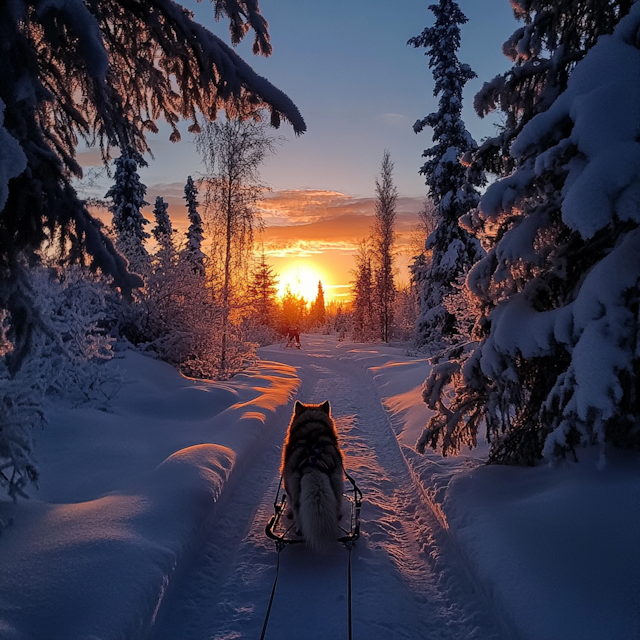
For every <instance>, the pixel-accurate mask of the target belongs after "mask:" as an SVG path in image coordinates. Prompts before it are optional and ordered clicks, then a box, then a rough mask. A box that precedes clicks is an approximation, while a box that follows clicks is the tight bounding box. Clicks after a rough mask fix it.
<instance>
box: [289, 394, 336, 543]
mask: <svg viewBox="0 0 640 640" xmlns="http://www.w3.org/2000/svg"><path fill="white" fill-rule="evenodd" d="M280 472H281V473H282V477H283V478H284V490H285V492H286V494H287V496H288V498H289V503H290V505H291V508H292V510H293V517H294V518H295V520H296V526H297V528H298V531H299V533H301V534H302V536H303V537H304V539H305V542H306V543H307V544H308V545H309V546H310V547H311V548H312V549H315V550H319V551H322V550H326V549H328V548H329V547H330V546H331V545H332V544H333V543H334V542H335V541H336V540H337V538H338V535H339V529H338V520H340V518H341V506H342V493H343V491H344V470H343V457H342V452H341V451H340V446H339V444H338V432H337V431H336V427H335V425H334V423H333V420H332V419H331V406H330V405H329V401H328V400H327V401H326V402H323V403H322V404H302V403H301V402H298V401H297V400H296V404H295V407H294V409H293V417H292V418H291V423H290V424H289V429H288V431H287V437H286V439H285V441H284V448H283V450H282V465H281V467H280Z"/></svg>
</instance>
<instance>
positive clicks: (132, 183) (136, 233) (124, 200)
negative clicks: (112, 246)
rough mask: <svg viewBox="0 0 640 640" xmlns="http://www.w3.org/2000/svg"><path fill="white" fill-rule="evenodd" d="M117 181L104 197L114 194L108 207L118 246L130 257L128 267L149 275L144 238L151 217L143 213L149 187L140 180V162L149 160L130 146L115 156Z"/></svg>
mask: <svg viewBox="0 0 640 640" xmlns="http://www.w3.org/2000/svg"><path fill="white" fill-rule="evenodd" d="M115 164H116V172H115V182H114V184H113V186H112V187H111V188H110V189H109V191H107V193H106V195H105V198H111V206H110V207H109V210H110V211H111V214H112V216H113V229H114V231H115V234H116V247H117V248H118V250H119V251H120V252H121V253H122V255H124V256H125V257H126V258H127V260H128V261H129V268H130V269H131V270H132V271H133V272H134V273H138V274H140V275H143V276H145V275H147V274H148V271H149V265H150V258H149V254H148V253H147V249H146V248H145V246H144V241H145V240H146V239H147V238H149V237H150V236H149V234H148V233H147V232H146V231H145V230H144V226H145V225H146V224H149V221H148V220H147V219H146V218H145V217H144V216H143V215H142V211H141V209H142V207H144V206H146V205H148V204H149V203H148V202H145V199H144V197H145V195H146V192H147V187H146V186H145V185H144V184H142V183H141V182H140V176H139V175H138V166H139V165H142V166H146V162H145V161H144V159H143V158H142V156H140V154H139V153H138V152H137V151H135V150H134V149H132V148H130V147H128V148H126V149H124V150H123V152H122V155H121V156H120V157H119V158H117V159H116V161H115Z"/></svg>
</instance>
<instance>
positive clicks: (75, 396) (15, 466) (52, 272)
mask: <svg viewBox="0 0 640 640" xmlns="http://www.w3.org/2000/svg"><path fill="white" fill-rule="evenodd" d="M22 284H23V292H22V294H23V295H28V296H29V297H30V302H29V306H30V308H31V309H33V310H34V314H35V319H34V322H33V326H34V327H35V328H34V330H33V335H32V336H31V340H32V346H31V348H30V350H29V352H28V353H27V355H26V356H24V357H23V358H22V365H21V366H20V367H19V368H18V369H17V371H12V370H11V368H10V367H9V366H8V365H9V360H10V358H11V355H12V351H13V349H14V345H12V344H11V342H10V341H9V340H8V339H7V332H6V326H7V320H9V318H8V317H7V313H6V312H5V311H3V312H2V314H1V318H2V329H3V330H2V336H1V338H0V425H1V428H0V487H2V488H3V489H4V490H6V491H7V493H8V495H9V496H11V497H12V498H16V497H18V496H22V497H26V493H25V489H26V487H27V485H28V484H29V483H30V482H35V481H36V480H37V478H38V472H37V465H36V463H35V459H34V453H33V433H34V430H35V429H37V428H38V427H42V426H43V425H44V423H45V421H46V419H45V411H44V409H43V402H44V399H45V397H46V396H48V395H57V396H63V397H67V398H70V399H72V400H73V401H74V402H81V403H85V402H88V403H90V404H92V405H94V406H95V405H97V406H104V404H105V403H106V402H107V401H108V400H109V398H110V397H111V396H112V395H113V394H114V393H115V392H116V391H117V389H118V388H119V385H120V381H119V379H118V378H117V376H114V374H113V373H109V372H107V371H106V370H105V368H104V367H102V366H101V363H102V362H103V361H105V360H108V359H110V358H111V347H112V343H113V338H111V337H109V336H108V335H107V332H106V328H105V326H104V320H105V295H106V292H107V285H106V284H105V283H104V282H103V281H101V280H99V279H98V278H96V277H94V276H92V275H90V274H88V273H86V272H85V271H83V270H82V269H80V268H79V267H72V268H70V269H66V270H56V269H52V268H46V267H42V266H36V267H31V268H29V269H27V267H26V266H25V267H24V271H23V278H22Z"/></svg>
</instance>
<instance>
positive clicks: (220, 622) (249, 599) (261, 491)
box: [155, 336, 501, 640]
mask: <svg viewBox="0 0 640 640" xmlns="http://www.w3.org/2000/svg"><path fill="white" fill-rule="evenodd" d="M334 345H335V342H334V340H331V341H328V340H327V339H325V337H324V336H317V337H312V336H306V340H305V344H304V350H303V351H297V350H282V349H279V348H278V347H277V346H276V347H271V348H269V349H267V350H263V357H265V358H266V357H270V358H271V359H273V360H275V361H278V362H283V363H286V364H291V365H293V366H295V367H298V375H299V376H300V379H301V381H302V386H301V388H300V391H299V393H298V399H300V400H301V401H303V402H321V401H324V400H326V399H329V400H330V402H331V407H332V414H333V417H334V419H335V421H336V424H337V427H338V431H339V433H340V437H341V442H342V445H343V448H344V451H345V455H346V465H347V469H348V471H349V472H350V473H351V474H352V475H353V477H354V478H355V480H356V482H357V483H358V486H359V487H360V488H361V489H362V491H363V493H364V503H363V508H362V519H361V522H362V535H361V538H360V539H359V540H358V541H357V543H356V545H355V547H354V549H353V552H352V553H353V556H352V567H353V568H352V571H353V578H352V580H353V583H352V588H353V599H352V605H353V637H354V638H355V639H356V640H357V639H362V640H364V639H367V640H376V639H381V640H382V639H395V638H397V639H402V638H407V639H411V640H421V639H425V640H427V639H428V640H438V639H440V640H447V639H451V640H453V639H455V640H461V639H472V638H477V639H478V640H480V639H482V640H490V639H492V638H495V639H498V638H500V637H501V635H500V633H499V632H498V630H497V629H498V624H497V623H496V622H495V620H493V619H492V612H491V606H490V603H489V602H487V601H486V600H485V599H484V598H483V597H482V595H481V594H479V593H478V592H476V590H475V589H474V586H473V584H472V583H471V581H470V580H469V579H468V576H467V573H466V571H465V569H464V566H462V565H461V563H460V561H459V559H458V556H457V554H456V553H455V551H454V550H453V549H452V548H451V545H450V541H449V538H448V536H447V535H446V533H445V532H444V531H442V529H441V528H440V525H439V523H438V521H437V520H436V518H435V517H434V516H433V514H432V513H431V511H430V509H429V507H428V506H427V504H425V503H424V502H423V501H422V499H421V493H420V491H419V489H418V488H417V487H416V485H415V484H414V482H413V480H412V476H411V474H410V472H409V469H408V467H407V464H406V462H405V459H404V457H403V455H402V452H401V450H400V448H399V446H398V443H397V441H396V438H395V436H394V434H393V431H392V429H391V427H390V424H389V421H388V417H387V414H386V412H385V410H384V408H383V406H382V404H381V401H380V398H379V396H378V394H377V391H376V389H375V386H374V384H373V381H372V380H371V379H370V377H369V374H367V372H366V371H365V370H364V369H363V368H361V367H359V366H358V365H357V364H353V363H350V362H346V361H341V360H340V359H339V357H336V356H335V354H336V350H335V346H334ZM286 426H287V425H286V424H283V425H282V427H281V429H279V430H276V432H274V435H273V436H272V437H270V439H269V440H268V441H267V442H265V443H264V444H263V447H262V450H261V453H260V454H259V455H257V456H256V457H255V458H254V460H252V461H251V462H250V463H249V464H248V465H247V468H246V470H245V471H244V472H243V473H242V474H241V475H240V477H239V478H237V479H236V482H235V485H234V486H232V487H229V489H230V491H229V492H228V493H227V495H226V497H225V498H224V500H223V502H222V503H220V504H219V505H218V507H217V508H218V510H219V513H218V517H216V519H215V524H214V525H213V527H212V529H211V531H210V533H209V535H208V538H207V539H208V542H207V544H206V545H205V547H204V549H203V550H202V552H201V553H200V554H199V555H198V556H197V557H195V558H194V561H193V563H192V564H191V568H190V570H188V571H187V572H185V573H184V574H183V575H182V576H181V577H179V578H178V579H177V580H176V582H175V584H174V585H173V586H172V587H171V588H170V590H169V593H168V594H167V595H166V597H165V599H164V602H163V604H162V606H161V608H160V611H159V614H158V617H157V621H156V627H155V629H156V632H155V640H176V638H180V640H205V639H207V640H232V639H234V640H235V639H240V638H247V639H251V640H257V638H259V637H260V633H261V629H262V624H263V621H264V617H265V614H266V610H267V605H268V600H269V595H270V591H271V586H272V583H273V579H274V576H275V567H276V556H277V552H276V549H275V545H274V543H273V542H272V541H270V540H268V539H267V538H266V537H265V534H264V527H265V524H266V523H267V521H268V519H269V517H270V515H271V514H272V512H273V500H274V496H275V493H276V489H277V486H278V482H279V472H278V466H279V461H280V452H281V447H282V441H283V439H284V435H285V431H286ZM347 562H348V552H347V550H346V549H345V548H344V547H343V546H342V545H339V544H336V548H335V550H334V551H333V552H332V553H331V554H330V555H328V556H327V555H318V554H314V553H312V552H310V551H309V550H308V549H307V548H306V547H305V546H304V545H294V546H289V547H286V548H285V549H284V550H283V551H282V553H281V556H280V577H279V581H278V586H277V591H276V594H275V599H274V605H273V610H272V613H271V618H270V622H269V627H268V632H267V636H266V637H267V638H273V639H278V640H315V639H318V640H327V639H328V638H331V639H340V638H345V639H346V638H347V637H348V627H347Z"/></svg>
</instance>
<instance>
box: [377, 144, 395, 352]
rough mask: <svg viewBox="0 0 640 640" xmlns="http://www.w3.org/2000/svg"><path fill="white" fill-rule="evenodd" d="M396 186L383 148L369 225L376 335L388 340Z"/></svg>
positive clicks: (392, 294)
mask: <svg viewBox="0 0 640 640" xmlns="http://www.w3.org/2000/svg"><path fill="white" fill-rule="evenodd" d="M397 200H398V190H397V188H396V185H395V183H394V181H393V162H392V161H391V154H390V153H389V151H388V150H387V149H385V150H384V153H383V154H382V164H381V165H380V175H379V177H377V178H376V202H375V215H374V223H373V227H372V228H371V243H372V249H373V253H372V257H373V281H374V292H375V293H374V298H373V302H374V307H375V313H376V315H377V321H378V329H379V336H378V337H379V339H380V340H382V341H383V342H389V340H390V338H391V332H392V327H393V303H394V300H395V295H396V285H395V282H394V279H393V262H394V255H393V250H394V244H395V223H396V201H397Z"/></svg>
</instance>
